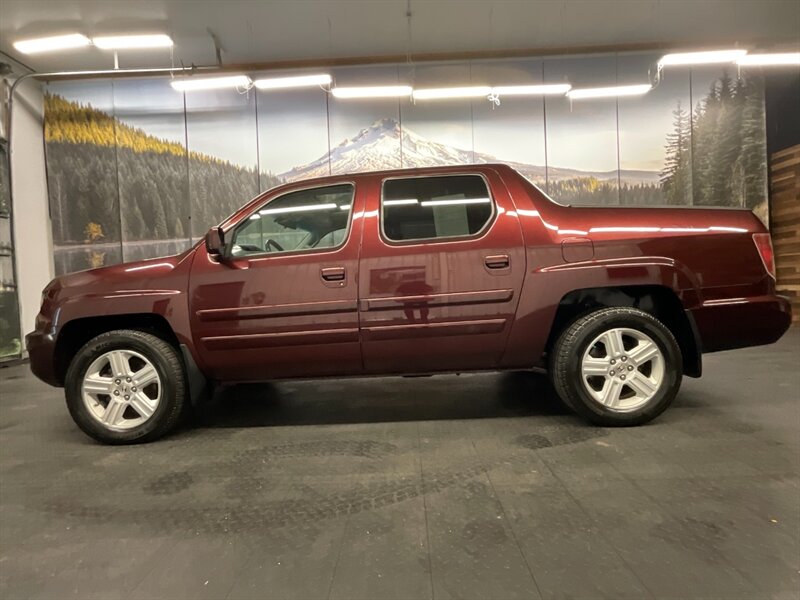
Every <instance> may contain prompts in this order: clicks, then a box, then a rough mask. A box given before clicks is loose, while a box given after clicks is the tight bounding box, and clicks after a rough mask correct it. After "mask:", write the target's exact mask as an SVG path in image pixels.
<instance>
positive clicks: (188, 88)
mask: <svg viewBox="0 0 800 600" xmlns="http://www.w3.org/2000/svg"><path fill="white" fill-rule="evenodd" d="M251 83H252V81H250V78H249V77H248V76H247V75H229V76H227V77H197V78H195V77H188V78H186V79H175V80H173V81H172V82H171V83H170V85H171V86H172V88H173V89H176V90H178V91H179V92H193V91H196V90H218V89H222V88H235V87H239V88H246V87H250V84H251Z"/></svg>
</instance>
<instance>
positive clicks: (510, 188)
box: [27, 165, 790, 385]
mask: <svg viewBox="0 0 800 600" xmlns="http://www.w3.org/2000/svg"><path fill="white" fill-rule="evenodd" d="M448 174H478V175H480V176H482V177H483V178H484V179H485V181H486V182H487V184H488V186H489V189H490V191H491V195H492V198H493V200H494V204H495V212H494V216H493V217H492V220H491V222H490V224H489V226H488V227H486V228H485V229H484V230H483V231H482V232H480V233H479V234H477V235H476V236H473V237H468V238H454V239H442V240H436V241H427V242H414V243H392V242H389V241H387V240H386V239H385V238H384V237H383V235H382V232H381V224H380V223H381V222H380V206H379V205H380V191H381V185H382V182H383V181H384V180H386V179H389V178H397V177H419V176H428V175H448ZM346 182H349V183H352V184H354V185H355V188H356V193H355V199H354V204H353V208H352V211H351V222H350V228H349V232H348V235H347V237H346V240H345V242H344V244H343V245H342V246H340V247H339V248H336V249H330V250H313V251H308V250H306V251H302V252H294V253H284V254H275V255H272V256H270V255H263V256H255V257H253V256H251V257H248V258H227V259H225V258H220V257H219V256H214V255H211V254H209V253H208V252H207V250H206V247H205V245H204V244H203V243H198V244H197V245H196V246H195V247H194V248H192V249H190V250H188V251H186V252H185V253H183V254H181V255H179V256H174V257H168V258H160V259H154V260H148V261H140V262H137V263H130V264H122V265H115V266H112V267H105V268H101V269H94V270H91V271H85V272H81V273H75V274H71V275H66V276H63V277H59V278H57V279H55V280H54V281H53V282H51V283H50V284H49V285H48V286H47V288H46V289H45V291H44V294H43V296H44V297H43V303H42V308H41V312H40V314H39V316H38V317H37V323H36V331H34V332H33V333H31V334H29V335H28V337H27V344H28V350H29V353H30V357H31V368H32V370H33V371H34V373H35V374H37V375H38V376H39V377H41V378H42V379H44V380H45V381H47V382H49V383H51V384H53V385H61V384H62V383H63V372H61V370H60V369H59V368H57V366H56V365H57V364H59V363H58V361H56V360H55V357H54V354H55V349H56V345H57V342H58V339H59V334H60V333H61V332H62V331H64V328H65V327H69V326H70V323H72V324H73V326H74V325H75V324H76V323H77V324H80V323H83V322H84V321H80V320H81V319H92V318H97V317H99V316H103V317H117V319H118V323H119V327H124V324H125V317H126V315H134V314H136V315H140V314H155V315H159V316H160V317H163V318H164V319H165V320H166V322H167V323H168V324H169V327H170V328H171V329H172V331H173V332H174V334H175V336H176V338H177V339H178V341H179V342H180V343H181V344H182V345H184V346H185V347H186V348H187V349H188V351H189V352H190V353H191V355H192V357H193V358H194V360H195V362H196V363H197V365H198V366H199V367H200V369H201V370H202V371H203V373H204V374H205V375H206V376H207V377H209V378H212V379H215V380H222V381H247V380H265V379H273V378H285V377H320V376H345V375H361V374H392V373H395V374H412V373H434V372H443V371H461V370H476V369H511V368H530V367H533V366H537V365H540V364H541V361H542V357H543V353H544V351H545V346H546V343H547V339H548V337H549V335H550V332H551V328H552V325H553V322H554V318H555V315H556V311H557V309H558V306H559V303H560V302H561V300H562V299H563V298H564V297H565V296H566V295H567V294H569V293H570V292H572V291H575V290H580V289H586V288H620V287H625V286H641V285H648V286H653V285H655V286H663V287H664V288H667V289H669V290H672V291H673V292H674V294H675V295H676V296H677V298H678V299H679V300H680V302H681V303H682V305H683V307H684V309H685V310H686V311H688V312H687V314H689V315H691V316H692V317H693V321H694V323H695V324H696V330H697V336H698V338H699V343H700V344H701V346H702V350H703V351H712V350H720V349H726V348H733V347H741V346H749V345H755V344H764V343H770V342H773V341H775V340H777V339H778V338H779V337H780V336H781V335H782V334H783V333H784V332H785V331H786V329H787V328H788V326H789V323H790V312H789V311H790V309H789V304H788V302H787V301H786V300H785V299H784V298H781V297H779V296H776V295H775V291H774V280H773V279H772V277H771V276H770V275H769V274H768V273H767V272H766V270H765V268H764V265H763V264H762V262H761V259H760V257H759V254H758V251H757V249H756V246H755V244H754V243H753V240H752V234H753V233H761V232H765V231H766V230H765V228H764V226H763V225H762V224H761V222H760V221H759V220H758V219H757V218H756V217H755V216H754V215H753V214H752V213H751V212H750V211H747V210H726V209H695V208H692V209H679V208H628V207H610V208H586V207H567V206H561V205H558V204H555V203H554V202H552V201H550V200H549V199H548V198H547V197H546V196H544V195H543V194H542V193H541V192H540V191H539V190H538V189H537V188H536V187H535V186H533V185H531V184H530V183H528V182H527V181H526V180H525V179H524V178H522V177H521V176H520V175H519V174H518V173H516V172H515V171H513V170H512V169H511V168H509V167H507V166H505V165H479V166H460V167H442V168H431V169H415V170H400V171H384V172H377V173H363V174H357V175H343V176H340V177H328V178H323V179H317V180H313V181H304V182H301V183H294V184H288V185H284V186H280V187H278V188H274V189H272V190H269V191H268V192H266V193H264V194H262V195H261V196H259V197H258V198H256V199H254V200H253V201H252V202H250V203H249V204H247V205H246V206H245V207H243V208H242V209H241V210H239V211H238V212H237V213H235V214H234V215H233V216H231V217H230V218H229V219H227V220H226V221H225V222H224V223H223V224H222V230H223V231H224V232H225V234H226V235H227V236H230V233H231V232H232V231H233V229H234V228H235V227H236V226H237V225H238V224H239V223H241V222H243V221H244V220H245V219H247V218H248V217H249V216H250V215H251V214H252V213H253V212H255V211H256V210H257V209H260V208H262V206H263V204H264V203H265V202H268V201H269V200H271V199H273V198H275V197H277V196H280V195H282V194H284V193H286V192H289V191H293V190H297V189H300V188H307V187H311V186H317V185H320V186H321V185H330V184H335V183H346ZM62 362H63V361H62Z"/></svg>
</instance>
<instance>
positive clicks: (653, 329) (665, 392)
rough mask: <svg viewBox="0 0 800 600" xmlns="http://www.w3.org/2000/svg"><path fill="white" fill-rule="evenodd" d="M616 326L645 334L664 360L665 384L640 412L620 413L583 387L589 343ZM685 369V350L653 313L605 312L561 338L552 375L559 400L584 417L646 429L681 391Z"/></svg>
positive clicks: (554, 353) (552, 359)
mask: <svg viewBox="0 0 800 600" xmlns="http://www.w3.org/2000/svg"><path fill="white" fill-rule="evenodd" d="M615 328H627V329H633V330H636V331H639V332H641V333H644V334H646V335H647V336H649V337H650V338H651V339H652V340H653V341H654V342H655V343H656V345H657V346H658V348H659V350H660V351H661V354H662V355H663V357H664V361H663V362H664V375H663V381H662V383H661V386H660V387H659V389H658V391H657V392H656V393H655V395H654V396H653V397H652V398H651V399H650V400H648V401H647V403H646V404H644V405H643V406H641V407H639V408H636V409H635V410H630V411H620V410H615V409H612V408H609V407H607V406H605V405H603V404H601V403H600V402H599V401H597V400H595V399H594V398H593V397H592V396H591V395H590V393H589V392H588V391H587V389H586V387H585V386H584V383H583V375H582V370H581V362H582V359H583V356H584V354H585V352H586V351H587V349H588V347H589V344H591V343H592V342H593V341H594V340H595V339H596V338H597V337H598V336H599V335H601V334H602V333H603V332H604V331H608V330H610V329H615ZM682 366H683V359H682V356H681V349H680V346H679V345H678V342H677V341H676V340H675V337H674V336H673V335H672V332H670V330H669V329H667V327H666V326H665V325H664V324H663V323H661V321H659V320H658V319H656V318H655V317H654V316H653V315H651V314H649V313H646V312H644V311H641V310H638V309H635V308H623V307H618V308H602V309H599V310H596V311H594V312H591V313H589V314H587V315H584V316H582V317H580V318H579V319H577V320H576V321H574V322H573V323H572V324H570V326H569V327H567V328H566V329H565V330H564V331H563V332H562V333H561V335H559V337H558V339H557V340H556V343H555V344H554V346H553V351H552V352H551V354H550V377H551V380H552V382H553V386H554V387H555V389H556V392H557V393H558V395H559V397H560V398H561V399H562V400H563V401H564V403H565V404H566V405H567V406H568V407H569V408H571V409H572V410H573V411H575V412H576V413H578V415H580V416H581V417H583V418H585V419H587V420H588V421H591V422H592V423H595V424H598V425H603V426H606V427H625V426H631V425H641V424H643V423H647V422H648V421H651V420H652V419H655V418H656V417H657V416H658V415H660V414H661V413H662V412H664V411H665V410H666V409H667V407H668V406H669V405H670V404H671V403H672V401H673V400H674V399H675V396H676V395H677V393H678V389H679V388H680V385H681V380H682V377H683V368H682ZM590 381H591V380H590Z"/></svg>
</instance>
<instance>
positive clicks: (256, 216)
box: [249, 213, 261, 221]
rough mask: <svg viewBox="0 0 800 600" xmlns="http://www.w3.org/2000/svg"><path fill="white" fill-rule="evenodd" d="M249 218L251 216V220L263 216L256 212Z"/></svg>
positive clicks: (256, 219)
mask: <svg viewBox="0 0 800 600" xmlns="http://www.w3.org/2000/svg"><path fill="white" fill-rule="evenodd" d="M249 218H250V220H251V221H258V220H259V219H260V218H261V215H260V214H258V213H256V214H254V215H250V217H249Z"/></svg>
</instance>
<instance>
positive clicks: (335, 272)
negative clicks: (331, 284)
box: [320, 267, 345, 281]
mask: <svg viewBox="0 0 800 600" xmlns="http://www.w3.org/2000/svg"><path fill="white" fill-rule="evenodd" d="M344 275H345V271H344V267H327V268H325V269H320V276H321V277H322V278H323V279H324V280H325V281H344Z"/></svg>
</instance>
